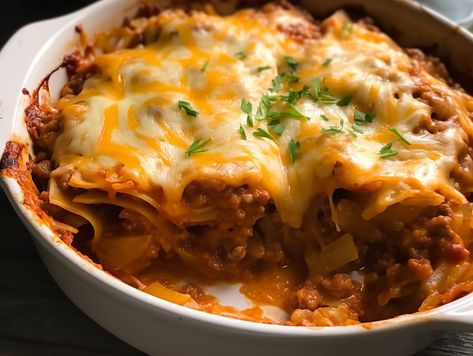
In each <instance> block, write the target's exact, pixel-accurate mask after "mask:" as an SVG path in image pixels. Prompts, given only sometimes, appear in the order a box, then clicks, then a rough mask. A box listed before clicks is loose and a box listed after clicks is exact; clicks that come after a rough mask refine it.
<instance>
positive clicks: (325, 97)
mask: <svg viewBox="0 0 473 356" xmlns="http://www.w3.org/2000/svg"><path fill="white" fill-rule="evenodd" d="M338 101H339V100H337V98H335V97H334V96H332V95H330V94H329V93H328V92H327V91H322V92H321V93H320V96H319V100H318V102H319V103H321V104H324V105H333V104H336V103H337V102H338Z"/></svg>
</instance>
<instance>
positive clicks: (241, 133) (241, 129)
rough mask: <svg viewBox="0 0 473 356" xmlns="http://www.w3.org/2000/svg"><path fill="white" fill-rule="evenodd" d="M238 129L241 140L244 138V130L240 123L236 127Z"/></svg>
mask: <svg viewBox="0 0 473 356" xmlns="http://www.w3.org/2000/svg"><path fill="white" fill-rule="evenodd" d="M238 131H239V132H240V136H241V138H242V139H243V140H246V132H245V129H244V128H243V126H241V124H240V128H239V129H238Z"/></svg>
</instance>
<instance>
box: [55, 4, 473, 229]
mask: <svg viewBox="0 0 473 356" xmlns="http://www.w3.org/2000/svg"><path fill="white" fill-rule="evenodd" d="M153 21H156V22H157V23H158V24H159V26H160V28H161V34H160V37H159V39H158V40H157V41H156V42H155V43H153V44H151V45H148V46H146V47H141V48H135V49H123V50H117V51H114V52H112V53H108V54H102V55H100V56H98V58H97V59H96V61H95V66H96V67H97V72H96V74H94V75H93V76H92V77H90V78H89V79H88V80H87V81H86V82H85V85H84V88H83V90H82V92H81V93H80V94H79V95H77V96H71V95H69V96H66V97H63V98H62V99H60V101H59V102H58V104H57V107H58V108H59V110H61V111H62V113H63V124H64V131H63V132H62V134H61V135H60V137H59V138H58V140H57V142H56V146H55V149H54V156H53V158H54V160H55V161H56V162H57V163H58V168H57V169H56V171H54V172H53V174H52V176H53V177H57V176H59V175H62V174H64V172H65V171H72V178H71V180H70V182H69V184H70V185H71V186H77V187H83V188H87V189H90V188H98V189H103V190H106V191H109V192H123V193H127V194H134V195H138V196H140V198H143V199H145V200H146V201H148V202H150V203H151V204H152V205H155V206H157V207H159V210H160V211H161V212H162V213H164V214H165V215H166V216H167V217H168V218H170V219H171V220H173V221H175V222H177V223H182V222H186V221H196V220H199V217H196V215H198V212H193V211H189V209H188V208H187V207H185V206H184V205H183V204H182V203H181V198H182V194H183V191H184V189H185V187H186V186H187V185H188V184H189V183H190V182H192V181H196V180H197V181H199V180H205V179H217V180H221V181H223V182H225V183H226V184H228V185H232V186H240V185H243V184H248V185H252V186H259V187H262V188H264V189H266V190H267V191H268V192H269V193H270V195H271V197H272V199H273V201H274V203H275V205H276V207H277V209H278V211H279V213H280V216H281V219H282V220H283V221H284V222H286V223H289V224H291V225H292V226H294V227H298V226H300V224H301V221H302V216H303V214H304V213H305V212H306V210H307V209H308V207H309V204H310V202H311V200H313V199H314V197H315V196H317V195H320V194H328V195H329V196H330V195H331V194H332V193H333V191H334V190H335V189H338V188H343V189H347V190H351V191H355V192H357V191H362V192H366V204H365V208H364V211H363V217H364V218H365V219H369V218H372V217H373V216H375V215H377V214H379V213H380V212H382V211H383V210H385V209H386V208H387V207H388V206H390V205H392V204H395V203H399V202H401V203H403V204H406V205H414V206H415V205H438V204H440V203H441V202H443V201H444V200H445V199H450V200H456V201H458V202H460V203H463V202H465V198H464V196H463V195H462V194H461V193H460V192H459V191H458V189H457V188H456V186H455V184H454V183H453V182H452V181H451V179H450V172H451V171H452V169H453V167H454V166H455V164H457V156H458V153H459V151H460V150H461V149H462V148H463V147H464V146H465V143H464V140H465V129H464V128H462V126H461V125H459V124H458V125H451V126H449V127H448V128H447V129H445V130H442V131H438V132H435V133H430V132H428V131H426V130H423V129H419V127H422V123H423V122H424V121H425V120H426V119H430V116H431V114H432V110H433V109H432V107H431V106H429V105H428V104H427V103H426V102H423V101H420V100H418V99H416V98H414V96H413V95H412V94H413V92H415V91H416V88H417V86H418V81H417V79H416V78H415V77H414V76H413V75H412V72H413V63H412V60H411V59H410V58H409V56H407V55H406V54H405V53H404V51H403V50H401V49H400V48H399V47H398V46H397V45H396V44H395V43H394V42H393V41H392V40H391V39H390V38H389V37H387V36H386V35H384V34H382V33H379V32H375V31H372V30H369V29H367V28H366V27H364V26H362V25H359V24H354V25H349V26H347V24H348V23H349V21H350V20H349V19H348V18H347V17H346V15H345V14H344V13H343V12H339V13H336V14H335V15H333V16H332V17H330V18H329V19H327V20H325V21H324V23H323V25H322V28H323V30H324V32H323V35H322V36H321V37H320V38H314V39H305V40H303V41H302V40H301V39H300V38H297V37H291V36H290V35H288V34H287V33H285V31H281V30H280V28H281V24H284V26H286V27H287V26H288V25H293V26H295V27H297V26H299V25H301V23H304V22H306V21H307V20H306V19H304V18H303V17H301V16H297V15H295V14H294V12H291V11H285V10H282V9H280V10H278V11H276V13H264V12H256V11H252V10H244V11H240V12H238V13H236V14H234V15H232V16H229V17H219V16H212V15H207V14H203V13H194V14H192V15H185V14H183V13H180V12H179V13H177V15H176V14H174V15H173V14H172V12H171V13H170V12H164V13H161V14H160V15H159V16H157V17H155V18H154V19H153ZM347 27H348V29H347ZM242 51H243V53H244V55H237V53H239V52H242ZM286 56H291V57H293V58H295V59H296V60H297V61H298V62H299V63H300V64H299V66H298V68H297V72H296V73H295V75H297V77H299V82H298V83H288V81H283V88H282V90H281V91H280V92H278V93H274V92H270V91H268V88H270V87H271V86H272V80H273V79H274V78H275V76H276V75H277V74H278V72H279V73H280V72H286V73H287V72H288V68H287V63H286V60H285V58H286ZM243 57H244V58H243ZM327 59H331V62H330V63H329V64H327V62H326V60H327ZM259 67H268V68H267V69H265V70H261V71H258V69H257V68H259ZM421 74H422V78H423V80H424V82H427V83H428V84H429V85H430V86H431V87H432V88H435V90H436V91H437V92H441V93H442V95H443V96H444V97H446V98H447V101H448V103H449V105H450V106H451V108H452V110H454V113H455V115H457V116H458V118H459V120H458V122H460V123H462V124H463V123H465V122H469V118H468V112H467V110H466V109H465V105H466V104H465V101H466V100H467V99H466V95H464V94H462V93H460V92H457V91H455V90H453V89H451V88H449V87H448V85H447V84H446V83H444V82H443V81H441V80H439V79H436V78H434V77H432V76H430V75H429V74H427V73H424V72H422V73H421ZM315 78H319V79H320V81H321V83H322V85H323V86H324V87H326V88H327V89H328V91H329V92H330V94H331V95H333V96H334V97H336V98H337V99H341V98H343V97H345V96H347V95H351V96H352V97H353V98H352V100H351V102H350V103H349V105H347V106H339V105H337V104H323V103H321V102H320V100H319V101H315V100H313V98H311V97H310V96H304V97H302V98H301V99H300V100H298V101H297V103H296V104H295V107H296V108H297V110H298V111H300V112H301V113H303V114H304V116H306V117H307V119H301V118H296V117H292V116H290V115H288V116H285V117H282V118H281V123H282V124H283V125H284V131H283V132H282V134H281V136H277V135H276V134H275V132H273V131H272V130H271V129H270V128H269V127H268V125H267V122H268V121H267V120H254V127H249V126H248V125H247V115H246V114H245V113H244V112H243V111H242V109H241V107H240V105H241V101H242V99H243V98H244V99H245V100H247V101H249V102H251V103H252V105H253V108H254V111H255V108H257V107H258V105H259V104H260V101H261V98H262V96H263V95H264V94H267V93H269V94H270V95H276V94H279V95H280V94H287V92H288V90H289V89H292V90H301V89H302V88H303V86H304V85H309V86H310V85H311V82H312V81H313V80H314V79H315ZM181 100H182V101H187V102H189V103H190V104H191V106H192V107H193V108H194V109H195V110H197V111H198V112H199V115H198V116H197V117H195V118H194V117H191V116H189V115H186V113H185V111H183V110H180V109H179V107H178V102H179V101H181ZM285 108H287V103H284V102H277V103H275V105H274V107H273V108H272V109H271V111H283V110H284V109H285ZM355 111H360V112H363V113H368V112H372V113H374V114H375V118H374V120H373V122H372V123H366V124H364V125H362V130H363V133H356V132H353V131H352V127H353V125H354V119H355ZM326 119H328V120H326ZM341 122H343V131H342V132H340V133H334V134H330V133H327V132H326V131H324V130H327V129H330V128H331V127H338V126H339V125H340V123H341ZM240 125H241V126H242V127H243V129H244V130H245V132H246V136H247V139H246V140H245V139H243V138H242V136H241V133H240V130H239V129H240ZM258 128H262V129H264V130H267V131H269V132H270V133H271V134H272V136H273V138H274V140H270V139H266V138H261V137H256V136H254V135H253V134H252V133H253V132H254V131H255V130H256V129H258ZM391 128H396V129H397V130H398V131H399V132H400V133H401V134H402V135H403V137H404V138H405V139H407V140H408V141H409V142H410V143H411V144H410V145H409V144H406V143H405V142H403V141H402V140H400V139H399V138H398V137H397V136H396V135H394V134H393V133H392V132H391V131H390V130H389V129H391ZM469 130H471V128H469ZM209 138H210V139H211V142H210V143H209V144H207V145H206V146H205V149H207V151H206V152H202V153H198V154H193V155H190V156H189V155H188V154H186V150H187V149H188V147H189V146H190V145H191V144H192V143H193V142H194V141H196V140H202V141H204V140H207V139H209ZM291 140H297V141H299V142H300V151H299V152H298V155H297V159H296V160H295V162H294V164H293V163H292V162H291V158H290V154H289V151H288V145H289V142H290V141H291ZM389 143H392V149H393V150H395V151H396V152H398V154H397V155H396V156H393V157H389V158H386V159H382V158H381V157H380V150H381V149H382V148H383V147H384V146H385V145H387V144H389ZM159 194H162V196H164V199H162V198H161V199H160V201H159V203H157V201H158V195H159ZM202 219H203V218H202ZM334 219H336V216H335V215H334Z"/></svg>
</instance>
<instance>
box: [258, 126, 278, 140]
mask: <svg viewBox="0 0 473 356" xmlns="http://www.w3.org/2000/svg"><path fill="white" fill-rule="evenodd" d="M253 136H256V137H258V138H267V139H269V140H273V141H274V138H273V136H271V134H270V133H269V132H268V131H266V130H263V129H261V128H258V129H256V131H254V132H253Z"/></svg>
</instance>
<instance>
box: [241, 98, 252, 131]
mask: <svg viewBox="0 0 473 356" xmlns="http://www.w3.org/2000/svg"><path fill="white" fill-rule="evenodd" d="M241 110H242V111H243V112H244V113H245V114H246V123H247V125H248V126H249V127H253V117H252V115H253V104H252V103H251V102H249V101H246V100H245V98H243V99H241Z"/></svg>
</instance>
